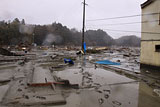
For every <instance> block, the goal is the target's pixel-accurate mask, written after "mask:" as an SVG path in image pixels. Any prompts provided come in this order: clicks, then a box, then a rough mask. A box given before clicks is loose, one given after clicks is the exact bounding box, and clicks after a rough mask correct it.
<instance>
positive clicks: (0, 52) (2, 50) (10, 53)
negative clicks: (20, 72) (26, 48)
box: [0, 48, 22, 56]
mask: <svg viewBox="0 0 160 107" xmlns="http://www.w3.org/2000/svg"><path fill="white" fill-rule="evenodd" d="M0 54H1V55H5V56H22V55H17V54H15V53H12V52H10V51H8V50H6V49H3V48H0Z"/></svg>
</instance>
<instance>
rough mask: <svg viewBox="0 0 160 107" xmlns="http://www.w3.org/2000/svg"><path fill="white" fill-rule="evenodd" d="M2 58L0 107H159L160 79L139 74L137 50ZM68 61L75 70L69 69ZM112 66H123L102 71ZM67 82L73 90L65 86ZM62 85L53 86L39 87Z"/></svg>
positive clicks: (43, 52) (34, 52)
mask: <svg viewBox="0 0 160 107" xmlns="http://www.w3.org/2000/svg"><path fill="white" fill-rule="evenodd" d="M17 53H23V54H24V56H3V55H0V93H1V94H0V107H159V105H160V73H158V71H157V72H154V73H153V72H152V71H150V70H144V69H142V70H140V69H139V68H140V65H139V64H140V63H139V54H140V50H139V49H136V48H121V49H120V48H113V49H108V50H103V51H101V52H100V53H97V54H86V55H83V56H82V55H76V51H74V50H52V49H49V50H32V51H30V52H28V53H24V52H17ZM64 58H68V59H72V60H73V61H74V65H70V64H65V63H64ZM100 60H110V61H114V62H119V63H121V65H117V66H116V65H110V66H109V65H98V64H95V62H96V61H100ZM64 80H68V81H69V82H70V85H68V84H67V85H65V84H61V83H63V81H64ZM50 82H58V83H56V84H52V85H35V84H37V83H50Z"/></svg>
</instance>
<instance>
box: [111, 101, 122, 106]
mask: <svg viewBox="0 0 160 107" xmlns="http://www.w3.org/2000/svg"><path fill="white" fill-rule="evenodd" d="M112 103H113V104H115V105H118V106H120V105H122V103H120V102H118V101H112Z"/></svg>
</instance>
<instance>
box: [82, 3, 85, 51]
mask: <svg viewBox="0 0 160 107" xmlns="http://www.w3.org/2000/svg"><path fill="white" fill-rule="evenodd" d="M85 6H86V0H84V2H83V28H82V51H83V52H84V28H85V12H86V7H85Z"/></svg>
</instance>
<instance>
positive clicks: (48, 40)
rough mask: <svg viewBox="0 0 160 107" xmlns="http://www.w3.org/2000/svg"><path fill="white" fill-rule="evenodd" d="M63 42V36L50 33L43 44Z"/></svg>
mask: <svg viewBox="0 0 160 107" xmlns="http://www.w3.org/2000/svg"><path fill="white" fill-rule="evenodd" d="M61 42H62V38H61V37H60V36H58V35H54V34H48V35H47V36H46V38H45V40H44V41H43V45H52V44H60V43H61Z"/></svg>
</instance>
